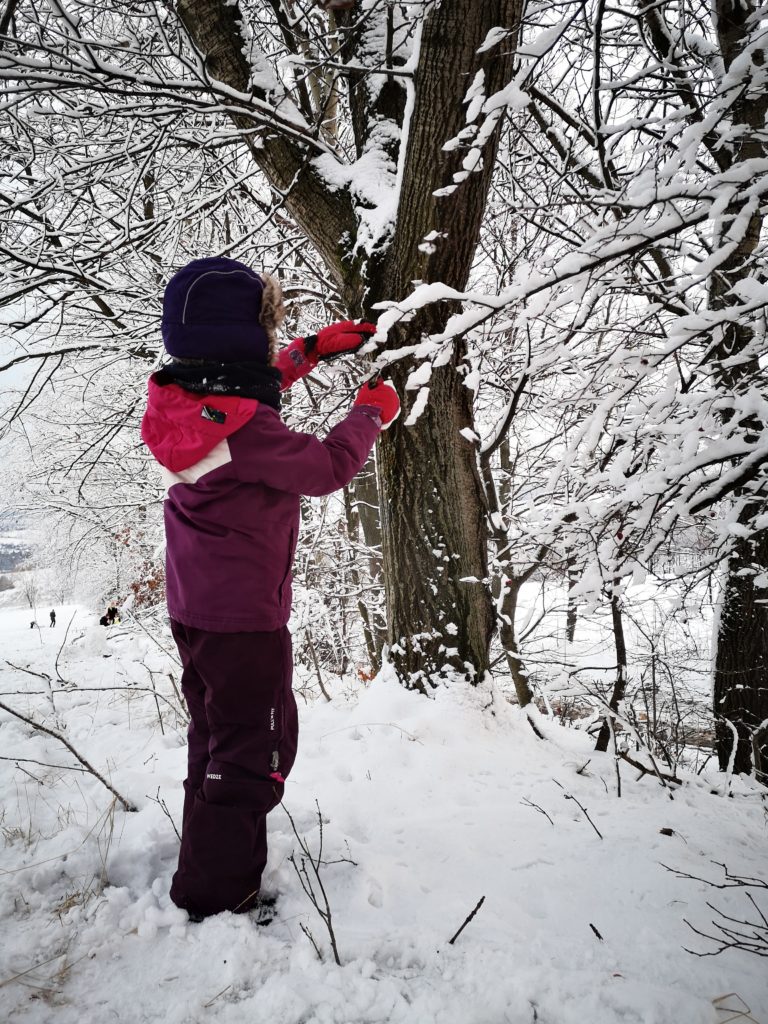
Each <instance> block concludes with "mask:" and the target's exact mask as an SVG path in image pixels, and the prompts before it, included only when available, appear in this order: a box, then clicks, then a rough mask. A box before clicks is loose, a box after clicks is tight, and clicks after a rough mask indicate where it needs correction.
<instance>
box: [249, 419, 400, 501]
mask: <svg viewBox="0 0 768 1024" xmlns="http://www.w3.org/2000/svg"><path fill="white" fill-rule="evenodd" d="M379 430H380V423H379V421H378V420H377V418H376V417H375V415H372V413H369V412H367V411H363V410H361V409H353V410H352V412H350V414H349V415H348V416H347V418H346V419H344V420H342V421H341V423H339V424H337V425H336V426H335V427H334V428H333V430H331V432H330V433H329V434H328V436H327V437H326V438H325V439H324V440H322V441H321V440H320V439H319V438H317V437H315V436H314V435H313V434H301V433H299V432H298V431H295V430H290V429H289V428H288V427H287V426H286V425H285V424H284V423H283V421H282V420H281V419H280V416H279V414H278V413H277V412H276V411H275V410H274V409H270V408H269V407H268V406H263V405H262V406H259V408H258V409H257V410H256V415H255V416H254V417H253V419H252V420H251V421H250V423H248V424H246V426H245V427H243V428H242V430H239V431H237V433H236V434H233V435H232V437H231V438H230V439H229V445H230V451H231V453H232V461H233V464H234V471H235V474H236V475H237V477H238V479H239V480H241V481H243V482H244V483H263V484H266V486H267V487H273V488H274V489H275V490H278V491H288V492H289V493H292V494H305V495H307V496H309V497H319V496H320V495H323V494H330V493H331V492H332V491H336V490H338V489H339V488H340V487H344V486H345V485H346V484H348V483H349V481H350V480H351V479H352V477H353V476H355V474H356V473H358V472H359V471H360V470H361V469H362V467H363V466H364V465H365V461H366V459H367V458H368V453H369V452H370V450H371V448H372V447H373V444H374V442H375V440H376V438H377V437H378V435H379Z"/></svg>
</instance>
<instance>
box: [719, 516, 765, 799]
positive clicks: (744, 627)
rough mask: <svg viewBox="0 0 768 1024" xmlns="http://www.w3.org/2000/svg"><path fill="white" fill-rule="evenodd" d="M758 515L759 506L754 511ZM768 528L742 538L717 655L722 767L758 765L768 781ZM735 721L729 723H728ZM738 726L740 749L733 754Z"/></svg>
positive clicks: (758, 773) (728, 582) (761, 777)
mask: <svg viewBox="0 0 768 1024" xmlns="http://www.w3.org/2000/svg"><path fill="white" fill-rule="evenodd" d="M750 511H751V514H752V515H754V511H755V510H754V509H752V510H750ZM765 566H768V530H765V529H763V530H760V531H759V532H758V533H757V534H755V535H754V536H752V537H750V538H742V539H740V540H739V541H737V544H736V550H735V552H734V554H733V557H732V559H731V563H730V566H729V571H728V577H727V580H726V584H725V590H724V593H723V603H722V608H721V613H720V623H719V629H718V638H717V655H716V659H715V680H714V710H715V715H716V725H715V729H716V738H717V755H718V760H719V762H720V767H721V769H723V771H725V770H726V768H728V766H729V763H730V760H731V757H732V756H733V771H734V772H736V773H741V772H743V773H745V774H747V773H749V772H750V771H751V770H752V768H753V767H754V770H755V775H756V777H757V779H758V780H759V781H760V782H763V783H768V588H767V587H766V586H765V583H764V582H761V581H764V579H765ZM729 723H730V724H729ZM734 730H735V732H736V738H737V744H736V752H735V754H734V752H733V743H734Z"/></svg>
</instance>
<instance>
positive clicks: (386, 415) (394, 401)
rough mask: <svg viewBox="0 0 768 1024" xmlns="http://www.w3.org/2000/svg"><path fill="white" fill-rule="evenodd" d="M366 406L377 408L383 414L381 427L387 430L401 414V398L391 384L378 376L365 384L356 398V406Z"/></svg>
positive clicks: (367, 407)
mask: <svg viewBox="0 0 768 1024" xmlns="http://www.w3.org/2000/svg"><path fill="white" fill-rule="evenodd" d="M359 406H365V408H366V409H376V410H377V412H378V413H379V415H380V416H381V429H382V430H386V429H387V427H388V426H390V424H392V423H394V421H395V420H396V419H397V417H398V416H399V415H400V399H399V398H398V397H397V392H396V391H395V389H394V388H393V387H392V385H391V384H385V383H384V382H383V381H381V380H379V379H378V378H377V379H375V380H373V381H368V383H367V384H363V386H362V387H361V388H360V391H359V392H358V395H357V398H356V399H355V405H354V406H353V408H355V407H359Z"/></svg>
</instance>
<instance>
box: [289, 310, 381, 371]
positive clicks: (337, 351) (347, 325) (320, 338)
mask: <svg viewBox="0 0 768 1024" xmlns="http://www.w3.org/2000/svg"><path fill="white" fill-rule="evenodd" d="M375 333H376V324H367V323H365V321H361V322H360V323H359V324H356V323H355V321H354V320H343V321H342V322H341V323H340V324H331V326H330V327H323V328H322V330H319V331H318V332H317V334H311V335H310V336H309V337H308V338H305V339H304V351H305V353H306V355H307V358H308V359H309V360H311V361H314V362H315V363H317V361H318V360H319V359H335V358H336V356H343V355H347V354H348V353H349V352H357V350H358V349H359V348H360V347H361V345H363V343H364V342H365V341H366V340H367V339H368V338H369V337H370V336H371V335H373V334H375Z"/></svg>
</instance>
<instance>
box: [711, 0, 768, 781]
mask: <svg viewBox="0 0 768 1024" xmlns="http://www.w3.org/2000/svg"><path fill="white" fill-rule="evenodd" d="M757 13H758V12H757V5H756V4H755V3H754V2H753V0H747V2H741V0H718V2H717V4H716V15H717V16H716V27H717V34H718V40H719V43H720V51H721V54H722V57H723V62H724V65H725V69H726V71H728V70H730V68H731V66H732V64H733V63H734V61H736V60H739V59H743V56H744V51H745V49H746V46H747V43H748V41H749V39H750V36H751V34H752V31H753V29H754V21H755V18H756V16H757ZM767 58H768V54H766V51H765V50H764V49H758V50H755V51H754V52H753V53H752V56H751V59H752V63H753V65H757V66H762V65H764V64H765V61H766V59H767ZM766 114H768V96H766V93H765V91H764V90H763V89H760V90H759V91H758V90H756V89H754V88H752V89H743V90H742V91H741V95H740V97H739V99H738V100H737V101H736V103H735V104H734V106H733V123H734V125H737V126H741V127H740V130H739V133H738V136H737V137H736V138H735V141H734V142H733V143H732V144H731V146H729V147H722V150H723V151H724V154H723V155H724V157H725V158H726V159H727V160H728V161H729V163H730V166H736V165H738V164H740V163H742V162H743V161H745V160H750V159H764V158H765V156H766V145H765V141H764V140H765V119H766ZM745 212H747V213H748V217H747V223H746V229H745V230H744V231H743V233H742V234H741V237H740V238H739V239H738V241H737V243H736V245H735V246H734V247H733V250H732V251H731V252H730V254H729V255H728V256H727V257H726V259H725V260H724V261H723V262H722V263H721V264H720V265H719V267H718V269H717V270H716V271H715V273H714V275H713V278H712V285H711V288H710V296H709V304H710V307H711V308H712V309H717V310H720V309H724V308H727V307H728V306H729V305H733V304H734V303H735V301H736V299H735V291H736V287H735V286H736V285H737V284H738V282H739V281H741V280H743V279H745V278H747V277H749V276H751V274H752V272H753V256H754V253H755V250H756V249H757V247H758V245H759V243H760V237H761V233H762V230H763V215H762V212H761V210H760V208H759V206H758V205H757V204H756V205H755V208H754V211H753V212H752V213H751V214H749V212H748V211H745V210H744V208H743V204H742V205H735V204H732V206H731V207H729V209H728V210H727V211H726V217H724V218H723V223H724V230H726V231H727V230H728V228H729V227H730V226H731V225H732V224H733V223H734V222H735V221H736V218H737V217H743V216H744V213H745ZM710 358H711V359H712V361H713V363H714V365H715V368H716V373H717V376H718V378H719V380H720V384H721V387H722V389H723V391H724V392H725V394H726V395H731V396H733V397H734V399H735V398H736V397H737V396H738V395H739V394H740V393H743V392H744V391H745V390H746V389H748V388H749V387H751V386H754V382H755V381H756V380H758V379H759V377H760V368H759V364H758V353H757V352H756V350H755V332H754V328H753V327H752V325H751V324H749V323H745V322H744V321H743V320H739V319H736V318H734V319H733V320H732V321H730V322H729V323H728V324H727V326H726V327H725V329H724V330H723V335H722V338H721V339H720V340H719V341H718V342H717V344H716V345H715V346H714V348H713V351H712V353H711V356H710ZM734 415H735V412H734V411H726V412H725V413H724V414H723V419H724V421H725V422H726V423H730V422H731V420H732V418H733V416H734ZM739 425H740V426H741V427H742V429H744V430H745V432H746V433H747V434H748V435H749V434H752V435H753V436H754V438H755V439H756V438H757V436H758V435H759V434H760V433H761V432H762V431H763V430H764V424H762V423H759V422H757V419H756V417H755V416H753V415H752V416H748V417H747V418H746V419H744V420H743V421H742V422H741V423H740V424H739ZM735 498H736V499H737V500H740V501H741V502H743V504H742V508H741V511H740V515H739V519H740V523H741V525H744V526H747V527H748V528H749V529H750V530H751V531H753V532H752V536H751V537H748V538H739V539H738V540H737V541H736V543H735V547H734V550H733V553H732V555H731V558H730V560H729V563H728V569H727V577H726V581H725V586H724V591H723V596H722V605H721V611H720V616H719V625H718V636H717V655H716V659H715V676H714V711H715V715H716V716H717V726H716V735H717V752H718V759H719V762H720V767H721V768H723V769H725V768H726V767H727V766H728V764H729V763H730V761H731V759H733V770H734V771H735V772H738V773H742V772H743V773H748V772H750V771H751V770H752V769H753V768H754V770H755V772H756V774H757V777H758V778H759V779H760V780H761V781H763V782H766V781H768V586H767V585H766V582H765V581H766V579H768V530H766V529H765V528H764V527H763V528H762V529H758V530H757V531H755V519H756V517H757V516H758V515H759V514H760V513H761V512H764V510H765V506H766V499H767V498H768V491H767V490H766V487H765V484H764V483H763V484H762V485H761V483H760V481H759V480H758V481H757V482H755V483H754V484H753V485H752V486H751V487H750V488H749V489H743V490H741V491H740V492H737V493H736V494H735ZM729 723H730V724H729ZM734 730H735V734H736V737H737V744H736V751H735V752H734V751H733V744H734Z"/></svg>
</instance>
